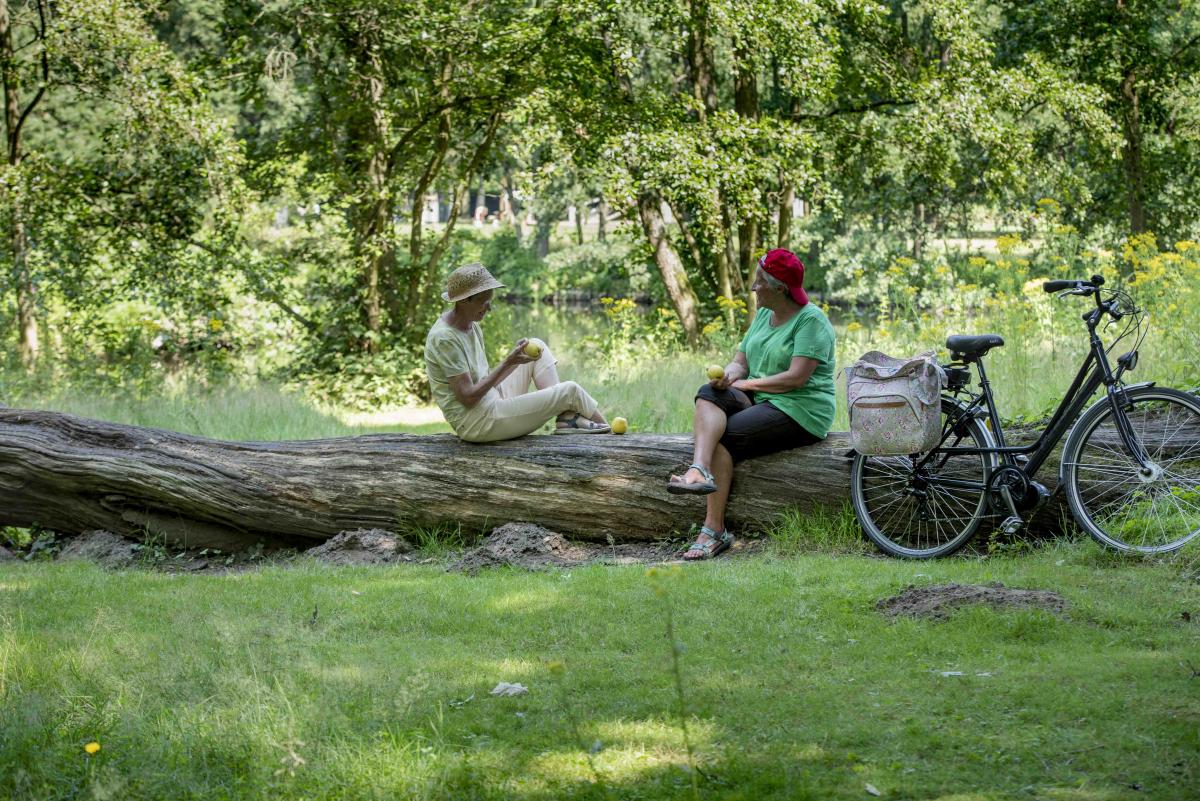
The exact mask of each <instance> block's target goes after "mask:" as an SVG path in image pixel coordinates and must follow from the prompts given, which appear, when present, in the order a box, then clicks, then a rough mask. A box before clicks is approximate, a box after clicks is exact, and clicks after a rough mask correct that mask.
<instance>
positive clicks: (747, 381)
mask: <svg viewBox="0 0 1200 801" xmlns="http://www.w3.org/2000/svg"><path fill="white" fill-rule="evenodd" d="M818 364H820V362H818V361H817V360H816V359H810V358H808V357H807V356H793V357H792V363H791V365H790V366H789V367H788V369H786V370H784V371H783V372H782V373H776V374H775V375H765V376H763V377H762V378H744V379H741V380H740V381H734V382H733V384H732V385H731V386H733V387H734V389H740V390H742V391H743V392H790V391H791V390H793V389H800V387H802V386H804V385H805V384H807V383H808V379H809V378H810V377H811V376H812V374H813V371H814V370H816V369H817V365H818Z"/></svg>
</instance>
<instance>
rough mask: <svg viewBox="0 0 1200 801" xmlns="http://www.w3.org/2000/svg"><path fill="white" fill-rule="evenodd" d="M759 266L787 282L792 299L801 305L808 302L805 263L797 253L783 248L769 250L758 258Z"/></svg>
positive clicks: (768, 273) (774, 276)
mask: <svg viewBox="0 0 1200 801" xmlns="http://www.w3.org/2000/svg"><path fill="white" fill-rule="evenodd" d="M758 266H759V267H761V268H762V270H763V272H764V273H766V274H767V275H769V276H771V277H772V278H777V279H779V280H780V281H782V282H783V283H785V284H787V288H788V293H789V294H790V295H791V296H792V300H794V301H796V302H797V303H799V304H800V305H801V306H804V305H805V304H807V303H808V293H807V292H805V291H804V263H803V262H802V261H800V259H798V258H796V254H795V253H793V252H792V251H790V250H784V249H783V248H775V249H774V250H768V251H767V252H766V253H765V254H764V255H763V257H762V258H761V259H759V260H758Z"/></svg>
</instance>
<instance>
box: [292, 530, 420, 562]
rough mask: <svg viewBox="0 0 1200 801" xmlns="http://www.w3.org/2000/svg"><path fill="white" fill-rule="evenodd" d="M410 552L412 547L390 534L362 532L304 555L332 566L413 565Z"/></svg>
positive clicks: (346, 533)
mask: <svg viewBox="0 0 1200 801" xmlns="http://www.w3.org/2000/svg"><path fill="white" fill-rule="evenodd" d="M411 552H412V546H411V545H409V544H408V543H407V542H406V541H405V540H404V539H402V538H400V537H397V536H396V535H395V534H393V533H392V532H390V531H384V530H383V529H379V528H360V529H357V530H355V531H343V532H342V533H341V534H338V535H336V536H334V537H331V538H329V539H328V540H326V541H325V542H323V543H321V544H320V545H318V546H317V547H315V548H309V549H308V550H307V551H305V552H304V553H306V554H307V555H308V556H311V557H313V558H314V559H320V560H321V561H322V562H328V563H329V564H331V565H378V564H384V563H387V562H396V561H405V562H409V561H412V559H411V557H409V556H407V554H409V553H411Z"/></svg>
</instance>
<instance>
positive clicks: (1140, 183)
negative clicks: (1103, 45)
mask: <svg viewBox="0 0 1200 801" xmlns="http://www.w3.org/2000/svg"><path fill="white" fill-rule="evenodd" d="M1121 94H1122V96H1124V98H1125V114H1124V117H1123V122H1124V128H1125V131H1124V133H1125V147H1124V148H1123V151H1122V162H1123V163H1124V166H1125V191H1126V192H1127V193H1128V195H1127V200H1128V205H1129V232H1130V233H1131V234H1140V233H1143V232H1144V231H1145V230H1146V203H1145V200H1146V174H1145V170H1144V169H1143V168H1142V123H1141V109H1140V107H1139V105H1138V87H1137V73H1136V72H1130V73H1128V74H1127V75H1126V76H1125V79H1124V80H1123V81H1122V82H1121Z"/></svg>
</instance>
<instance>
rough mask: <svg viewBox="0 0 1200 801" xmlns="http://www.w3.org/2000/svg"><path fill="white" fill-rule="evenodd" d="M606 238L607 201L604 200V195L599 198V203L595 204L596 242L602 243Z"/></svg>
mask: <svg viewBox="0 0 1200 801" xmlns="http://www.w3.org/2000/svg"><path fill="white" fill-rule="evenodd" d="M607 236H608V201H607V200H605V199H604V195H601V196H600V202H599V203H597V204H596V241H597V242H603V241H604V240H605V239H606V238H607Z"/></svg>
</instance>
